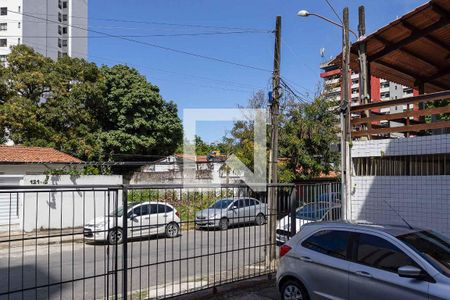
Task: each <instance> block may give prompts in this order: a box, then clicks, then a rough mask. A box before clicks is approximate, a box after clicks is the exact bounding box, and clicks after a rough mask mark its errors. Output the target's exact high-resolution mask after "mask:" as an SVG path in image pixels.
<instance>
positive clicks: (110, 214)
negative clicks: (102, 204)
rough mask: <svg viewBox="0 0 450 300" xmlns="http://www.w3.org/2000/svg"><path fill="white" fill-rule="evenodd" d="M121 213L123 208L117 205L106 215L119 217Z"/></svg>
mask: <svg viewBox="0 0 450 300" xmlns="http://www.w3.org/2000/svg"><path fill="white" fill-rule="evenodd" d="M122 215H123V208H122V207H119V208H117V209H114V210H113V211H111V212H110V213H109V214H108V216H110V217H121V216H122Z"/></svg>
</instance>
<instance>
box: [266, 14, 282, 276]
mask: <svg viewBox="0 0 450 300" xmlns="http://www.w3.org/2000/svg"><path fill="white" fill-rule="evenodd" d="M280 49H281V17H280V16H277V19H276V25H275V50H274V61H273V76H272V103H271V105H270V117H271V125H272V126H271V143H270V158H269V159H270V165H269V168H270V169H269V171H270V172H269V174H270V177H269V183H270V184H272V185H271V186H269V188H268V190H267V192H268V206H269V224H268V225H269V245H270V246H269V247H270V248H269V251H268V253H266V264H267V266H268V267H269V268H274V267H275V265H274V263H275V259H276V229H277V187H276V184H277V183H278V174H277V173H278V123H279V113H280V102H279V101H280V90H279V87H280V59H281V51H280Z"/></svg>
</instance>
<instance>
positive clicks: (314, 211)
mask: <svg viewBox="0 0 450 300" xmlns="http://www.w3.org/2000/svg"><path fill="white" fill-rule="evenodd" d="M325 205H326V206H325ZM328 209H329V208H328V204H323V205H321V204H320V203H310V204H306V205H304V206H303V207H300V208H299V209H298V210H297V214H296V217H297V219H302V220H310V221H318V220H320V219H322V218H323V216H324V215H325V214H326V212H327V211H328Z"/></svg>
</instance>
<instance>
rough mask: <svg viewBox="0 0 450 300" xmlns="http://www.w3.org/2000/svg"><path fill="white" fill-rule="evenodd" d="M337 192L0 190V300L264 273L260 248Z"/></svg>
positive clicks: (181, 289) (288, 232)
mask: <svg viewBox="0 0 450 300" xmlns="http://www.w3.org/2000/svg"><path fill="white" fill-rule="evenodd" d="M271 190H275V193H270V191H271ZM338 193H339V191H338V185H337V184H326V185H325V184H320V185H302V186H297V187H296V186H294V185H276V186H267V187H265V189H264V190H263V191H262V192H254V191H253V190H251V189H250V188H248V187H247V186H245V185H227V186H182V185H139V186H137V185H117V186H76V187H75V186H52V187H49V186H2V187H0V198H1V199H3V203H5V201H6V202H7V203H9V205H6V212H5V209H4V207H5V205H3V212H2V213H3V215H5V214H6V215H7V216H8V217H7V219H6V221H5V218H3V225H1V224H0V257H1V258H2V259H1V260H0V299H107V298H113V299H117V298H121V299H127V298H128V299H148V298H167V297H171V296H176V295H181V294H186V293H189V292H193V291H197V290H200V289H206V288H211V287H216V286H219V285H222V284H226V283H229V282H234V281H238V280H243V279H247V278H252V277H256V276H261V275H266V274H271V273H273V272H274V271H275V267H276V264H274V263H273V259H274V257H270V251H269V250H270V249H274V247H275V245H276V244H277V243H278V244H279V243H281V242H283V241H285V240H287V239H289V238H290V236H292V234H293V233H295V232H297V231H298V229H299V227H300V226H298V224H299V223H298V221H296V220H297V219H298V218H299V217H300V218H304V217H306V218H316V219H318V218H319V217H320V219H323V217H324V216H322V215H320V216H319V214H317V215H311V214H310V215H303V213H300V212H305V208H304V207H305V206H307V204H310V203H317V204H318V205H319V206H315V207H313V208H312V209H314V210H320V209H325V208H326V209H330V208H333V209H334V208H336V207H339V204H338V202H339V197H338V196H336V195H337V194H338ZM271 195H276V199H273V200H272V199H271V197H272V196H271ZM326 201H328V203H332V205H331V206H326V205H325V204H324V203H325V202H326ZM309 209H311V208H308V209H307V212H310V211H309ZM327 213H328V211H327V212H326V213H325V214H324V215H327ZM332 214H334V211H333V212H330V213H329V214H328V215H329V217H330V218H331V216H332ZM333 216H334V215H333ZM335 217H336V216H334V217H333V218H335ZM271 222H274V223H272V225H271ZM271 226H274V227H275V228H276V229H277V231H276V233H277V234H275V232H274V230H271V229H270V228H274V227H271Z"/></svg>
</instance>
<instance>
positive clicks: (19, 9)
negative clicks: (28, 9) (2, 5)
mask: <svg viewBox="0 0 450 300" xmlns="http://www.w3.org/2000/svg"><path fill="white" fill-rule="evenodd" d="M21 9H22V7H21V6H20V5H19V6H18V7H17V12H19V13H20V11H21Z"/></svg>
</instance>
